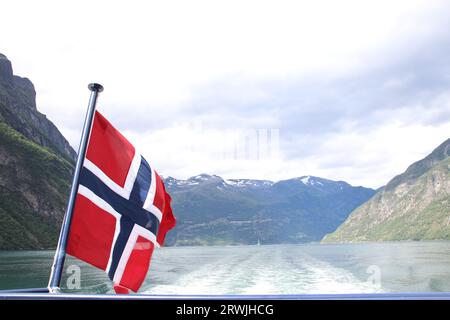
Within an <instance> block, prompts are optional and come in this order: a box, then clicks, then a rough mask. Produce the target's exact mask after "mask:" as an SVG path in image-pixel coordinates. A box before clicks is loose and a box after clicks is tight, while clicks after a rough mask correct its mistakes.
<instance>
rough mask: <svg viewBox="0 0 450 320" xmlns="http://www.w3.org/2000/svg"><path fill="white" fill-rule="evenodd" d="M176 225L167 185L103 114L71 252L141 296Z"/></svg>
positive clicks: (95, 129)
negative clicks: (153, 259)
mask: <svg viewBox="0 0 450 320" xmlns="http://www.w3.org/2000/svg"><path fill="white" fill-rule="evenodd" d="M175 224H176V219H175V217H174V215H173V212H172V208H171V198H170V195H169V194H168V193H167V191H166V189H165V187H164V182H163V180H162V179H161V178H160V176H159V175H158V173H157V172H156V171H155V170H154V168H153V167H151V166H150V165H149V163H148V162H147V161H146V160H145V158H144V157H143V156H142V155H141V154H140V153H139V152H138V151H137V150H136V149H135V147H134V146H133V145H132V144H131V143H130V142H129V141H128V140H127V139H126V138H125V137H124V136H123V135H122V134H121V133H120V132H119V131H118V130H117V129H116V128H114V127H113V126H112V125H111V123H109V121H108V120H107V119H106V118H105V117H103V116H102V115H101V114H100V113H99V112H96V114H95V117H94V122H93V126H92V130H91V135H90V140H89V145H88V148H87V152H86V158H85V159H84V165H83V168H82V170H81V173H80V179H79V186H78V193H77V197H76V200H75V206H74V212H73V215H72V222H71V228H70V233H69V239H68V245H67V248H66V251H67V253H68V254H70V255H72V256H74V257H77V258H79V259H81V260H83V261H85V262H87V263H89V264H91V265H93V266H95V267H97V268H99V269H102V270H104V271H106V272H107V274H108V276H109V278H110V279H111V280H113V282H114V290H115V291H116V292H117V293H128V291H129V290H132V291H134V292H137V291H138V290H139V288H140V287H141V285H142V283H143V281H144V280H145V277H146V274H147V271H148V269H149V266H150V260H151V256H152V253H153V250H154V248H155V247H159V246H162V245H163V244H164V239H165V236H166V234H167V232H168V231H169V230H170V229H172V228H173V227H174V226H175Z"/></svg>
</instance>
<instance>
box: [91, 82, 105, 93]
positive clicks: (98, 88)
mask: <svg viewBox="0 0 450 320" xmlns="http://www.w3.org/2000/svg"><path fill="white" fill-rule="evenodd" d="M88 88H89V90H91V91H97V92H102V91H103V86H102V85H101V84H100V83H89V85H88Z"/></svg>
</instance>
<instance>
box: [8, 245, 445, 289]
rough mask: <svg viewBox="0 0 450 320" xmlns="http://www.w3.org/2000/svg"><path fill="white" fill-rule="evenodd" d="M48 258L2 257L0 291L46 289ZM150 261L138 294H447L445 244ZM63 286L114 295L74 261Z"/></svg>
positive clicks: (269, 250)
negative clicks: (444, 292) (146, 275)
mask: <svg viewBox="0 0 450 320" xmlns="http://www.w3.org/2000/svg"><path fill="white" fill-rule="evenodd" d="M52 258H53V252H52V251H3V252H0V289H10V288H26V287H45V286H46V284H47V278H48V275H49V271H50V265H51V261H52ZM152 260H153V261H152V264H151V267H150V272H149V274H148V277H147V280H146V281H145V283H144V284H143V286H142V288H141V290H140V292H141V293H148V294H322V293H371V292H436V291H450V242H397V243H395V242H391V243H369V244H343V245H335V244H327V245H323V244H305V245H261V246H230V247H167V248H160V249H159V250H156V251H155V254H154V257H153V259H152ZM78 274H79V275H80V277H79V281H78V280H77V278H76V277H77V275H78ZM77 285H80V286H81V287H80V288H79V289H76V288H75V289H73V287H74V286H75V287H76V286H77ZM63 287H64V288H65V291H66V292H74V291H75V292H89V293H112V292H113V291H112V286H111V282H110V281H109V279H107V277H106V274H105V273H104V272H102V271H100V270H97V269H95V268H92V267H90V266H88V265H87V264H85V263H83V262H80V261H78V260H75V259H73V258H69V259H67V261H66V272H65V276H64V279H63ZM69 288H70V289H69Z"/></svg>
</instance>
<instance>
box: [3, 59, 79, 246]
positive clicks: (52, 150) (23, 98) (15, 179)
mask: <svg viewBox="0 0 450 320" xmlns="http://www.w3.org/2000/svg"><path fill="white" fill-rule="evenodd" d="M35 98H36V92H35V90H34V86H33V84H32V83H31V81H30V80H28V79H26V78H21V77H18V76H15V75H13V71H12V67H11V62H10V61H9V60H8V59H6V57H5V56H4V55H1V54H0V249H43V248H51V247H54V246H55V245H56V242H57V237H58V231H59V228H60V225H61V222H62V217H63V215H64V209H65V206H66V201H67V196H68V193H69V181H70V179H71V176H72V170H73V162H74V161H73V159H74V157H75V152H74V150H73V149H72V148H71V147H70V145H69V143H68V142H67V141H66V139H65V138H64V137H63V136H62V134H61V133H60V132H59V131H58V129H57V128H56V127H55V125H54V124H53V123H52V122H50V121H49V120H48V119H47V118H46V116H45V115H43V114H41V113H40V112H39V111H38V110H37V108H36V100H35Z"/></svg>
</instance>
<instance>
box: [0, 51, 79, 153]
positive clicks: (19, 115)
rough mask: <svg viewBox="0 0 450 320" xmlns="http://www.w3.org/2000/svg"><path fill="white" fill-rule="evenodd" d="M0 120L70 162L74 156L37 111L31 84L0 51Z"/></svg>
mask: <svg viewBox="0 0 450 320" xmlns="http://www.w3.org/2000/svg"><path fill="white" fill-rule="evenodd" d="M0 121H3V122H6V123H8V125H9V126H11V127H12V128H14V129H15V130H17V131H18V132H20V133H22V134H23V135H24V136H25V137H27V138H28V139H30V140H31V141H33V142H35V143H37V144H39V145H41V146H44V147H47V148H49V149H52V150H54V151H55V152H56V153H59V154H60V155H62V156H63V157H65V158H66V159H67V160H69V161H72V160H74V159H75V157H76V153H75V151H74V150H73V148H72V147H71V146H70V144H69V143H68V142H67V140H66V139H65V138H64V136H63V135H62V134H61V133H60V132H59V130H58V129H57V128H56V126H55V125H54V124H53V123H52V122H51V121H50V120H48V119H47V117H46V116H45V115H44V114H42V113H40V112H39V111H38V110H37V108H36V91H35V89H34V85H33V83H32V82H31V81H30V80H29V79H27V78H22V77H19V76H16V75H14V74H13V69H12V66H11V62H10V61H9V60H8V59H7V58H6V56H4V55H3V54H0Z"/></svg>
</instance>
